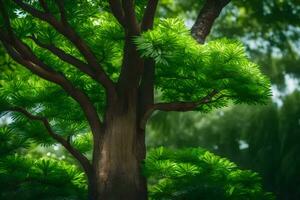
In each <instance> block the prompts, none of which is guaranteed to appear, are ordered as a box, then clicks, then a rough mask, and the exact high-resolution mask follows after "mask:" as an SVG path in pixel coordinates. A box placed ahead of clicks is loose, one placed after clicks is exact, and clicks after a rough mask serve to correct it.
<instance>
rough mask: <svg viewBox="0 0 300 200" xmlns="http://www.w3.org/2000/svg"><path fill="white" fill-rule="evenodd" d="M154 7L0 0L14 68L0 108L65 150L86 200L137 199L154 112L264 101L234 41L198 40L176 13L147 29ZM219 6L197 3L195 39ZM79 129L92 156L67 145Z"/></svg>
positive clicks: (253, 68)
mask: <svg viewBox="0 0 300 200" xmlns="http://www.w3.org/2000/svg"><path fill="white" fill-rule="evenodd" d="M157 3H158V1H155V0H149V1H148V2H144V1H137V2H134V1H131V0H130V1H122V2H121V1H108V2H106V1H100V2H98V1H78V2H76V3H74V1H49V2H46V1H43V0H40V1H33V2H32V1H21V0H12V1H11V0H1V2H0V9H1V18H0V19H1V29H0V40H1V42H2V45H3V47H4V48H5V50H6V52H7V53H8V54H9V55H10V57H11V58H12V59H13V60H14V61H15V62H17V63H18V64H19V66H18V67H16V68H15V69H13V70H12V71H8V72H7V73H4V74H2V75H1V78H2V82H3V85H2V87H1V110H2V113H3V114H6V115H8V116H11V117H12V118H13V122H12V123H11V125H12V126H13V127H14V128H15V129H21V130H26V127H29V128H30V131H28V132H29V134H32V137H33V138H36V140H37V141H39V142H40V143H45V144H51V143H55V142H58V143H60V144H61V145H62V146H64V147H65V148H66V149H67V150H68V152H69V153H70V154H71V155H72V156H73V157H74V158H75V159H76V160H77V161H78V162H79V163H80V165H81V166H82V168H83V170H84V172H85V174H86V176H87V178H88V186H89V187H88V188H89V191H88V193H89V198H90V199H100V198H101V199H103V198H104V199H120V198H121V197H124V196H126V197H127V198H129V199H145V198H146V196H147V192H146V181H145V178H144V177H143V176H142V175H141V173H140V163H141V161H142V160H143V159H144V158H145V152H146V148H145V131H144V129H145V125H146V122H147V119H148V118H149V117H150V116H151V114H152V113H153V112H154V111H156V110H161V111H192V110H198V111H202V112H207V111H210V110H211V109H213V108H218V107H222V106H225V105H227V104H228V103H229V102H234V103H263V102H265V101H266V100H267V99H268V96H269V82H268V81H267V79H266V78H265V77H264V76H263V75H262V74H261V73H260V72H259V69H258V67H257V65H256V64H254V63H252V62H250V61H249V60H248V58H247V56H246V54H245V52H244V48H243V46H242V45H241V43H239V42H237V41H231V40H227V39H222V40H216V41H212V42H210V43H208V44H206V45H200V44H198V43H197V42H196V41H195V40H194V39H193V38H192V36H191V35H190V32H189V30H188V29H187V28H186V27H185V26H184V24H183V22H181V21H180V20H176V19H164V20H158V21H157V23H156V25H155V27H154V29H153V30H152V31H150V29H152V28H153V22H154V15H155V11H156V7H157ZM227 3H228V1H221V0H218V1H217V0H216V1H207V2H205V4H204V5H203V8H202V10H201V12H200V14H199V16H198V19H197V20H196V23H195V25H194V27H193V29H192V30H193V35H194V36H195V37H196V39H197V40H198V41H199V42H203V41H204V39H205V37H206V36H207V35H208V33H209V31H210V29H211V27H212V24H213V22H214V20H215V19H216V18H217V17H218V16H219V14H220V12H221V10H222V8H223V7H224V6H225V5H226V4H227ZM99 8H100V10H99ZM112 15H113V16H114V18H112ZM112 19H115V20H112ZM4 56H5V55H4ZM21 66H22V67H23V68H22V67H21ZM25 68H26V70H25ZM33 74H34V75H33ZM36 75H37V76H36ZM154 86H155V87H154ZM154 88H156V91H159V93H160V97H159V98H158V99H157V98H156V99H157V100H156V101H154V99H155V98H154V94H155V93H154ZM161 100H162V101H161ZM20 114H21V116H20ZM24 117H25V118H24ZM34 130H35V131H34ZM26 132H27V131H26ZM88 133H90V134H91V135H92V141H93V150H92V158H91V160H89V159H88V158H87V157H86V156H85V155H84V152H82V151H81V150H80V149H79V148H77V147H76V145H75V143H76V139H77V138H78V137H81V136H82V135H85V134H88Z"/></svg>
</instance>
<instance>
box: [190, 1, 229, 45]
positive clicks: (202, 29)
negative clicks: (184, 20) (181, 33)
mask: <svg viewBox="0 0 300 200" xmlns="http://www.w3.org/2000/svg"><path fill="white" fill-rule="evenodd" d="M229 2H230V0H206V1H205V3H204V5H203V7H202V9H201V11H200V13H199V15H198V17H197V20H196V22H195V24H194V25H193V27H192V30H191V31H192V35H193V36H194V38H195V39H196V40H197V41H198V42H199V43H202V44H203V43H204V41H205V39H206V37H207V36H208V34H209V33H210V31H211V28H212V26H213V24H214V22H215V20H216V19H217V18H218V16H219V15H220V13H221V11H222V9H223V8H224V7H225V6H226V5H227V4H228V3H229Z"/></svg>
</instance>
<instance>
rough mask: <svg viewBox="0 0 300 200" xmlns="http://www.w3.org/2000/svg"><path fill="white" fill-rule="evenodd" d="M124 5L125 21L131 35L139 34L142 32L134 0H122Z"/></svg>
mask: <svg viewBox="0 0 300 200" xmlns="http://www.w3.org/2000/svg"><path fill="white" fill-rule="evenodd" d="M122 6H123V10H124V21H125V25H126V29H127V31H128V33H129V35H130V36H132V35H138V34H139V33H140V27H139V23H138V21H137V18H136V16H135V10H134V7H135V5H134V0H122Z"/></svg>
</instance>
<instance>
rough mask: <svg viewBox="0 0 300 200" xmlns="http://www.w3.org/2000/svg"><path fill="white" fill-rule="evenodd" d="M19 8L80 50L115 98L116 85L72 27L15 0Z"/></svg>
mask: <svg viewBox="0 0 300 200" xmlns="http://www.w3.org/2000/svg"><path fill="white" fill-rule="evenodd" d="M13 1H14V2H15V3H16V4H17V5H18V6H20V7H21V8H22V9H23V10H25V11H26V12H28V13H30V14H31V15H32V16H34V17H36V18H39V19H40V20H42V21H45V22H47V23H49V24H50V25H52V26H53V27H54V28H55V29H56V30H57V31H58V32H59V33H61V34H62V35H64V36H65V37H66V38H67V39H69V40H70V41H71V42H72V43H73V44H74V46H75V47H76V48H77V49H78V50H79V52H80V53H81V54H82V55H83V57H84V58H85V59H86V61H87V63H88V64H89V66H91V67H92V68H93V70H94V72H95V74H96V76H97V79H98V80H99V81H100V82H101V84H102V85H103V86H104V88H105V89H106V91H107V93H108V96H111V97H115V86H114V83H113V82H112V81H111V80H110V78H109V77H108V76H107V75H106V73H105V72H104V70H103V68H102V66H101V65H100V64H99V63H98V61H97V59H96V57H95V55H94V54H93V52H92V51H91V49H90V48H89V47H88V45H87V44H86V43H85V42H84V41H83V40H82V38H81V37H80V36H79V35H78V34H77V33H76V32H75V31H74V30H73V29H72V28H71V26H70V25H69V24H68V23H67V22H65V23H62V22H60V21H57V20H56V19H55V17H54V16H53V15H51V14H50V13H43V12H41V11H39V10H37V9H35V8H33V7H32V6H30V5H28V4H26V3H24V2H23V1H22V0H13ZM59 5H60V6H59V7H60V10H61V12H63V13H64V12H65V11H64V10H63V9H64V8H63V4H60V3H59Z"/></svg>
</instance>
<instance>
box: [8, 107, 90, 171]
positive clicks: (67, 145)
mask: <svg viewBox="0 0 300 200" xmlns="http://www.w3.org/2000/svg"><path fill="white" fill-rule="evenodd" d="M7 111H8V112H19V113H22V114H23V115H25V116H26V117H27V118H29V119H31V120H35V121H40V122H42V123H43V125H44V126H45V128H46V130H47V132H48V134H49V136H50V137H52V138H53V139H54V140H56V141H57V142H58V143H60V144H61V145H62V146H63V147H65V149H66V150H67V151H68V152H69V153H70V154H72V155H73V156H74V157H75V159H76V160H77V161H78V162H79V163H80V164H81V166H82V167H83V169H84V170H85V172H86V173H87V174H90V173H92V165H91V164H90V162H89V160H88V159H87V158H86V157H85V156H84V155H83V154H82V153H80V152H79V151H78V150H77V149H75V148H74V147H73V146H72V145H71V144H70V142H69V141H67V140H65V139H64V138H63V137H62V136H60V135H58V134H56V133H55V132H54V131H53V129H52V128H51V125H50V123H49V121H48V119H47V118H45V117H41V116H37V115H33V114H31V113H29V112H28V111H27V110H25V109H23V108H20V107H13V108H10V109H8V110H7Z"/></svg>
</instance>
